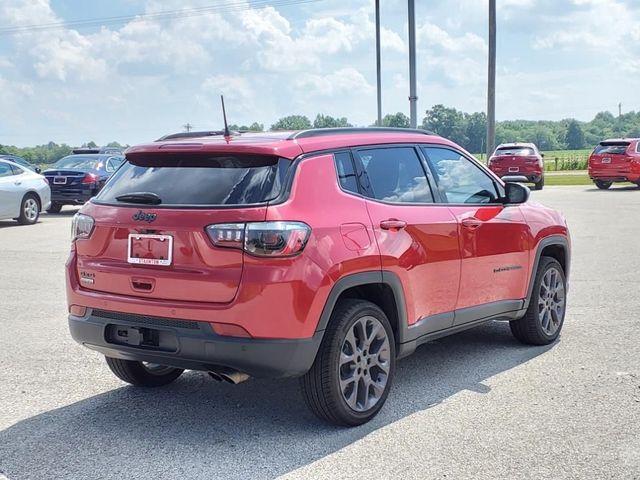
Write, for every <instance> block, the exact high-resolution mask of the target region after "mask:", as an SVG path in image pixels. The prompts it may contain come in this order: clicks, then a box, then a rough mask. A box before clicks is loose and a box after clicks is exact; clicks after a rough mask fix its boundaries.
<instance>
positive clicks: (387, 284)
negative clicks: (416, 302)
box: [316, 271, 407, 343]
mask: <svg viewBox="0 0 640 480" xmlns="http://www.w3.org/2000/svg"><path fill="white" fill-rule="evenodd" d="M344 298H358V299H362V300H367V301H369V302H371V303H373V304H375V305H377V306H378V307H380V308H381V309H382V311H383V312H384V313H385V315H386V316H387V318H388V320H389V323H390V324H391V328H392V330H393V335H394V337H395V342H396V343H398V342H399V341H400V337H401V335H402V331H403V329H404V327H406V316H407V315H406V307H405V303H404V293H403V291H402V284H401V283H400V279H399V278H398V277H397V276H396V275H395V274H394V273H392V272H381V271H375V272H362V273H355V274H352V275H348V276H346V277H343V278H341V279H340V280H338V281H337V282H336V284H335V285H334V286H333V288H332V289H331V292H330V293H329V297H328V298H327V301H326V302H325V306H324V309H323V310H322V315H321V316H320V321H319V322H318V327H317V329H316V331H317V332H319V331H323V330H325V329H326V328H327V325H328V324H329V321H330V319H331V314H332V313H333V311H334V309H335V307H336V305H337V304H338V302H339V301H340V300H342V299H344Z"/></svg>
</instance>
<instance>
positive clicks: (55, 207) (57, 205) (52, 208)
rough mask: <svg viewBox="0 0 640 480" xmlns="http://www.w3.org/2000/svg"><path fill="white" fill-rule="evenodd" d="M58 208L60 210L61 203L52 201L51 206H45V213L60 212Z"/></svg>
mask: <svg viewBox="0 0 640 480" xmlns="http://www.w3.org/2000/svg"><path fill="white" fill-rule="evenodd" d="M60 210H62V204H61V203H56V202H52V203H51V206H50V207H49V208H47V213H60Z"/></svg>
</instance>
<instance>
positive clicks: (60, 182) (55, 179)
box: [53, 177, 67, 185]
mask: <svg viewBox="0 0 640 480" xmlns="http://www.w3.org/2000/svg"><path fill="white" fill-rule="evenodd" d="M53 184H54V185H66V184H67V177H53Z"/></svg>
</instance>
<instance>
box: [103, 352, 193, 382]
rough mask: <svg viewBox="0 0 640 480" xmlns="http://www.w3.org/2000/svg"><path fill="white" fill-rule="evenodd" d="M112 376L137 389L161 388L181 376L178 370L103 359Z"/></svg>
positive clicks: (108, 358)
mask: <svg viewBox="0 0 640 480" xmlns="http://www.w3.org/2000/svg"><path fill="white" fill-rule="evenodd" d="M104 358H105V359H106V360H107V365H109V368H110V369H111V371H112V372H113V374H114V375H115V376H116V377H118V378H119V379H120V380H122V381H124V382H127V383H130V384H131V385H136V386H138V387H161V386H163V385H168V384H170V383H171V382H173V381H174V380H175V379H176V378H178V377H179V376H180V375H182V372H184V370H182V369H180V368H173V367H165V366H162V365H146V364H144V363H142V362H136V361H134V360H122V359H119V358H111V357H104Z"/></svg>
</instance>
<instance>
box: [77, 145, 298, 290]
mask: <svg viewBox="0 0 640 480" xmlns="http://www.w3.org/2000/svg"><path fill="white" fill-rule="evenodd" d="M290 163H291V162H290V161H289V160H285V159H281V158H278V157H275V156H266V155H232V154H225V155H214V154H198V155H194V154H154V155H147V156H143V157H141V158H136V159H131V160H129V161H127V162H126V163H125V164H124V165H123V166H122V167H121V168H120V169H119V170H118V171H117V172H116V173H115V174H114V175H113V176H112V177H111V179H110V180H109V181H108V182H107V184H106V186H105V187H104V188H103V189H102V191H101V192H100V194H99V195H98V196H97V197H96V198H95V199H94V200H93V201H92V202H91V204H90V205H89V206H88V207H87V208H86V210H83V213H87V214H88V215H91V216H92V217H94V219H95V227H94V231H93V234H92V235H91V237H90V238H89V239H88V240H79V241H77V242H76V251H77V270H78V277H79V279H80V285H81V287H82V288H86V289H91V290H96V291H101V292H108V293H113V294H119V295H129V296H139V297H147V298H157V299H162V300H175V301H192V302H213V303H227V302H231V301H232V300H233V298H234V297H235V295H236V293H237V290H238V288H239V285H240V281H241V278H242V267H243V251H242V250H241V249H235V248H218V247H214V246H213V245H212V243H211V241H210V239H209V237H208V235H207V233H206V231H205V228H206V227H207V226H208V225H211V224H221V223H222V224H226V223H244V222H254V221H264V219H265V216H266V207H267V204H268V202H269V200H272V199H273V198H275V197H277V196H278V194H279V193H280V190H281V187H282V184H283V180H284V174H285V173H286V170H287V169H288V167H289V165H290ZM132 194H134V195H132ZM136 197H138V198H136ZM149 199H151V200H149ZM158 200H159V201H160V203H157V202H158Z"/></svg>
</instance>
